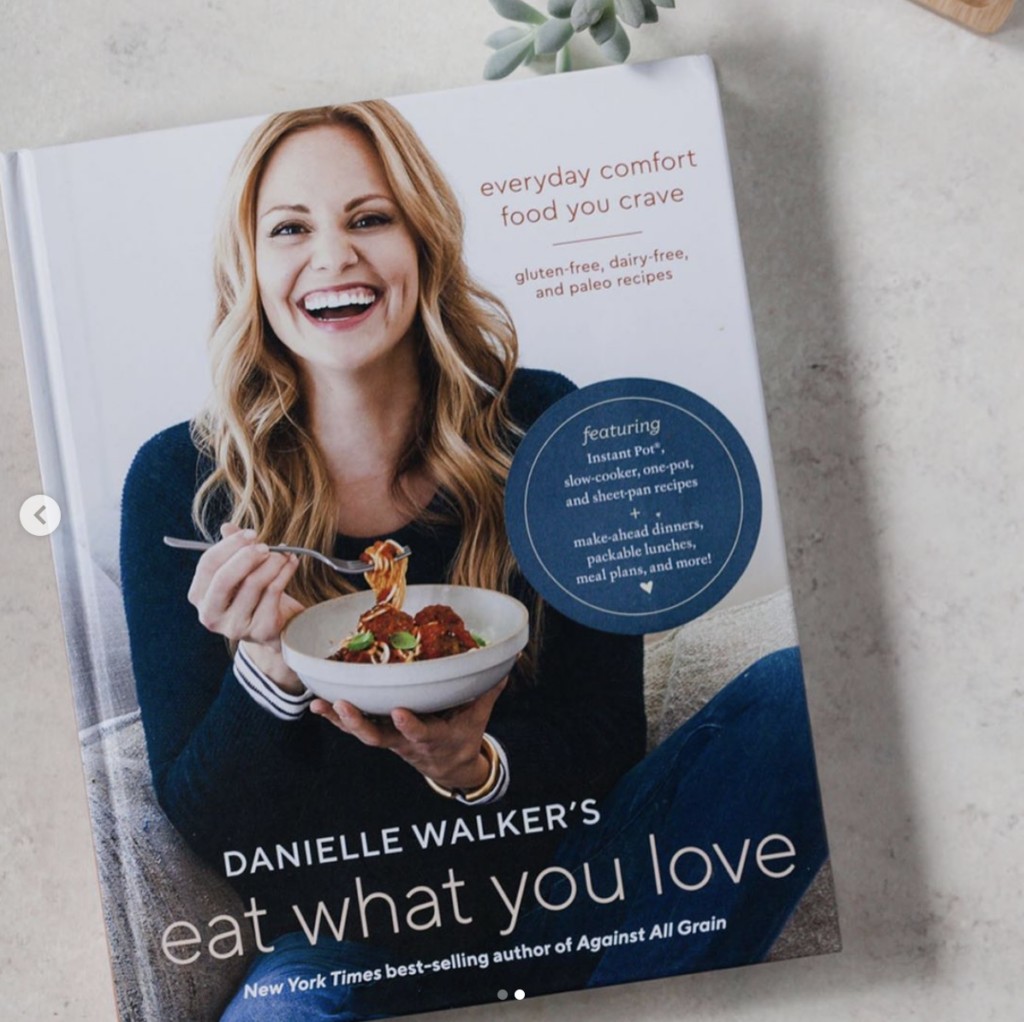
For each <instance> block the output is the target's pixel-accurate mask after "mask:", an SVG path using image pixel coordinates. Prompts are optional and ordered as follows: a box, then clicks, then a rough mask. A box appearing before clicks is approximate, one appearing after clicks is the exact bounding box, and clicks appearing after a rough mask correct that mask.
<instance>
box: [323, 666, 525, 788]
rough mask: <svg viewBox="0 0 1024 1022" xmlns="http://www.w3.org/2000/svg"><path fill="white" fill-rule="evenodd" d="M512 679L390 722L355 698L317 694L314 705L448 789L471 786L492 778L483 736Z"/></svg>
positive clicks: (396, 713) (401, 712) (398, 714)
mask: <svg viewBox="0 0 1024 1022" xmlns="http://www.w3.org/2000/svg"><path fill="white" fill-rule="evenodd" d="M507 682H508V678H504V679H502V680H501V681H500V682H498V684H497V685H495V686H494V688H492V689H489V690H488V691H487V692H485V693H484V694H483V695H481V696H478V697H477V698H476V699H474V700H473V701H472V702H471V703H466V704H465V705H463V706H458V707H456V708H455V709H454V710H451V711H450V712H449V713H447V714H445V716H443V717H440V716H435V715H433V714H430V715H427V716H422V717H421V716H419V715H417V714H415V713H413V712H412V710H405V709H396V710H392V711H391V720H390V722H383V723H381V722H376V721H372V720H368V719H367V718H366V717H365V716H364V715H363V713H361V712H360V711H359V710H358V709H356V707H355V706H353V705H352V704H351V703H349V702H346V701H345V700H343V699H341V700H339V701H338V702H336V703H333V704H331V703H329V702H327V701H326V700H324V699H314V700H313V702H312V703H311V704H310V707H309V708H310V710H311V711H312V712H313V713H316V714H318V715H319V716H321V717H323V718H324V719H326V720H329V721H330V722H331V723H332V724H333V725H334V726H335V727H337V728H339V729H340V730H342V731H344V732H345V733H346V734H349V735H352V736H353V737H354V738H358V739H359V741H361V742H362V743H363V744H364V745H369V746H372V747H373V748H379V749H390V750H391V751H392V752H393V753H395V755H397V756H401V757H402V759H404V760H405V761H406V763H408V764H409V765H410V766H412V767H414V768H415V769H416V770H418V771H419V772H420V773H421V774H422V775H423V776H424V777H429V778H430V780H432V781H434V782H435V783H436V784H440V785H441V786H442V787H444V788H459V789H462V790H466V791H471V790H472V789H474V788H478V787H480V785H482V784H483V783H484V781H486V780H487V775H488V773H489V772H490V764H489V763H488V761H487V757H486V756H485V755H484V754H483V735H484V731H485V730H486V729H487V722H488V721H489V720H490V718H491V711H492V710H493V709H494V704H495V702H496V701H497V699H498V696H500V695H501V693H502V691H503V690H504V688H505V685H506V683H507Z"/></svg>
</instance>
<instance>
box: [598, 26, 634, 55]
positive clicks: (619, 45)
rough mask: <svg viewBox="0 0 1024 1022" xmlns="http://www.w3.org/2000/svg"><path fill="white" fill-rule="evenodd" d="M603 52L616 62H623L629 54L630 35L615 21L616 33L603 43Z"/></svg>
mask: <svg viewBox="0 0 1024 1022" xmlns="http://www.w3.org/2000/svg"><path fill="white" fill-rule="evenodd" d="M601 52H602V53H603V54H604V55H605V56H606V57H607V58H608V59H609V60H611V61H614V63H616V64H621V63H623V62H624V61H625V59H626V58H627V57H628V56H629V36H628V35H626V30H625V29H624V28H623V27H622V26H621V25H620V24H619V23H618V22H616V23H615V33H614V34H613V35H612V37H611V39H609V40H608V41H607V42H604V43H601Z"/></svg>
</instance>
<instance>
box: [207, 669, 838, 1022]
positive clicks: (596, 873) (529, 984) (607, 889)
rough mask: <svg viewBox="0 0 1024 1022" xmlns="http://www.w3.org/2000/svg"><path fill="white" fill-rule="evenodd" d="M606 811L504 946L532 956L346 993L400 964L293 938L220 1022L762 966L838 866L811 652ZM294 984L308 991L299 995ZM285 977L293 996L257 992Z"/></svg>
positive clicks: (751, 681)
mask: <svg viewBox="0 0 1024 1022" xmlns="http://www.w3.org/2000/svg"><path fill="white" fill-rule="evenodd" d="M513 769H514V767H513ZM600 812H601V818H600V821H599V822H598V823H597V824H596V825H592V826H579V827H577V828H576V829H575V830H574V831H571V832H570V833H569V834H568V835H567V837H566V839H565V840H564V841H563V843H562V845H561V846H560V848H559V849H558V852H557V854H556V856H555V858H554V860H553V862H552V866H553V867H556V868H554V869H552V870H551V871H550V872H549V874H548V875H547V877H546V879H545V882H544V886H543V889H542V892H541V893H542V896H543V898H544V901H545V903H546V904H547V906H549V907H548V908H545V907H541V906H540V905H535V906H534V907H533V908H532V909H531V910H530V911H529V912H526V911H524V913H523V915H522V917H521V918H520V920H519V923H518V925H517V926H516V928H515V930H514V932H513V933H511V934H510V935H509V936H508V937H507V938H506V939H505V942H504V943H503V944H501V945H500V946H501V947H509V948H513V947H519V948H524V949H527V950H526V953H525V955H524V957H522V958H521V959H519V960H515V961H512V962H509V963H501V964H499V963H496V962H493V961H491V959H490V955H489V954H487V955H486V962H485V961H484V960H483V959H484V955H481V961H480V962H478V963H475V964H469V965H468V966H466V967H463V968H460V969H458V971H451V972H445V973H440V974H438V975H433V976H430V975H426V976H424V975H418V976H412V977H394V976H393V977H392V978H390V979H385V980H384V981H383V982H380V981H370V982H368V983H358V982H357V983H344V982H338V983H337V985H334V984H335V982H336V981H334V980H332V975H331V974H332V973H333V974H335V976H338V977H340V978H345V977H341V973H347V974H352V973H362V974H366V973H372V972H373V970H375V969H379V970H381V972H382V973H386V972H387V970H388V968H389V966H390V967H391V968H392V971H393V968H394V964H395V963H393V962H392V959H394V958H395V957H396V956H395V955H394V954H393V953H389V952H387V951H385V950H383V949H379V948H374V947H370V946H367V945H366V944H362V943H357V942H350V941H344V942H341V943H332V944H330V945H329V946H327V945H317V946H315V947H310V946H309V944H308V942H307V941H306V939H305V937H304V936H303V935H302V934H290V935H289V936H287V937H284V938H281V939H279V940H277V941H275V950H274V951H273V952H272V953H270V954H267V955H264V956H262V957H261V958H259V959H257V960H256V962H255V964H254V965H253V967H252V969H251V970H250V973H249V975H248V976H247V977H246V981H245V985H243V988H242V990H240V991H239V992H238V994H236V996H235V998H234V1000H233V1001H232V1002H231V1004H230V1005H229V1006H228V1009H227V1011H226V1012H225V1013H224V1015H223V1017H222V1022H265V1020H271V1019H280V1020H285V1019H288V1020H292V1019H310V1020H327V1019H331V1020H356V1019H368V1018H384V1017H387V1016H389V1015H399V1014H405V1013H410V1012H416V1011H425V1010H429V1009H432V1008H440V1007H449V1006H457V1005H463V1004H471V1003H474V1002H481V1001H484V1002H486V1001H491V1000H495V999H496V998H497V996H498V991H499V990H504V991H506V992H511V991H513V990H515V989H522V990H524V991H525V992H526V993H527V994H528V995H535V994H542V993H553V992H555V991H559V990H567V989H573V988H576V987H584V986H604V985H607V984H612V983H625V982H630V981H632V980H636V979H647V978H653V977H657V976H668V975H676V974H679V973H685V972H697V971H700V970H703V969H717V968H726V967H728V966H734V965H742V964H746V963H750V962H757V961H760V960H761V959H763V958H764V956H765V955H766V954H767V953H768V951H769V949H770V948H771V946H772V943H773V942H774V941H775V938H776V937H777V936H778V935H779V933H780V931H781V930H782V928H783V926H784V925H785V923H786V920H787V919H788V918H789V916H790V915H791V913H792V912H793V909H794V908H795V907H796V905H797V903H798V902H799V900H800V898H801V897H802V895H803V894H804V892H805V891H806V889H807V886H808V885H809V884H810V882H811V880H812V879H813V878H814V876H815V875H816V873H817V872H818V870H819V869H820V867H821V865H822V864H823V863H824V862H825V859H826V858H827V856H828V848H827V844H826V838H825V828H824V822H823V820H822V817H821V805H820V799H819V792H818V783H817V776H816V772H815V767H814V758H813V750H812V747H811V734H810V726H809V722H808V718H807V709H806V704H805V699H804V689H803V676H802V672H801V668H800V656H799V651H798V650H796V649H787V650H781V651H779V652H777V653H773V654H770V655H769V656H767V657H764V658H763V659H761V660H759V661H758V662H757V663H755V664H753V665H752V666H751V667H749V668H748V669H747V670H746V671H744V672H743V674H741V675H740V676H739V677H737V678H735V679H734V680H733V681H731V682H730V683H729V684H728V685H727V686H726V687H725V688H724V689H722V691H721V692H719V693H718V695H716V696H715V698H714V699H712V700H711V701H710V702H709V703H708V704H707V705H706V706H705V707H704V708H703V709H702V710H701V711H700V712H699V713H697V714H695V715H694V716H693V717H692V718H690V720H688V721H686V723H684V724H683V725H682V726H681V727H680V728H679V729H678V730H677V731H676V732H675V733H674V734H673V735H671V736H670V737H669V738H668V739H667V740H666V741H665V742H663V743H662V744H661V745H660V746H659V747H658V748H657V749H655V750H654V751H653V752H652V753H651V754H650V755H648V756H647V757H646V758H645V759H644V760H643V761H642V762H641V763H639V764H637V765H636V766H635V767H634V768H633V769H632V770H630V771H629V773H627V774H626V775H625V776H624V777H623V778H622V780H621V781H620V782H619V783H618V784H617V785H616V787H615V788H614V790H613V791H612V792H611V793H610V794H609V795H608V796H607V797H606V798H605V799H604V801H603V802H602V803H601V806H600ZM588 874H589V875H588ZM619 875H621V884H619V883H618V877H619ZM588 881H589V886H588ZM619 890H621V892H622V896H621V897H616V898H612V895H614V894H616V893H618V891H619ZM592 895H593V896H592ZM602 899H605V901H604V903H602ZM524 900H525V899H524ZM562 904H567V907H566V908H565V909H564V910H560V909H552V908H551V907H550V906H559V905H562ZM616 934H617V935H618V937H616V936H615V935H616ZM602 936H607V937H610V939H608V940H606V941H604V942H602V941H601V940H600V938H601V937H602ZM582 937H586V938H588V940H586V941H583V940H581V938H582ZM567 942H569V944H568V946H567ZM494 943H495V946H499V945H498V943H497V942H494ZM545 945H547V946H548V951H547V952H546V953H544V954H540V955H538V956H536V957H533V956H531V955H530V952H529V950H528V949H534V948H538V949H543V948H544V947H545ZM438 953H439V955H441V956H444V955H446V954H447V952H444V951H443V950H440V949H439V952H438ZM289 980H290V981H292V984H293V985H295V986H302V984H303V982H305V984H307V985H308V986H309V989H306V990H304V991H302V992H298V993H289ZM277 983H280V984H282V987H281V993H280V994H273V995H269V996H261V997H253V996H252V995H251V994H252V991H253V989H254V988H255V987H258V986H259V985H261V984H262V985H264V986H265V987H267V988H268V989H274V986H273V985H274V984H277ZM247 987H248V989H249V991H250V995H249V996H246V989H247Z"/></svg>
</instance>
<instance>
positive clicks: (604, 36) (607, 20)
mask: <svg viewBox="0 0 1024 1022" xmlns="http://www.w3.org/2000/svg"><path fill="white" fill-rule="evenodd" d="M618 27H619V22H618V19H617V18H616V17H615V12H614V11H613V10H612V9H611V8H609V9H608V10H607V11H605V13H604V17H603V18H602V19H601V20H600V21H599V22H597V23H596V24H594V25H591V26H590V35H591V37H592V38H593V40H594V42H595V43H597V44H598V46H600V45H601V44H603V43H606V42H608V40H609V39H611V37H612V36H613V35H615V30H616V29H617V28H618Z"/></svg>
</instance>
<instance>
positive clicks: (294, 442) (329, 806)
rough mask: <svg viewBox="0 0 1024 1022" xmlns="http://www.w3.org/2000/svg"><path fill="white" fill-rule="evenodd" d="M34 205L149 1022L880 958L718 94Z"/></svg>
mask: <svg viewBox="0 0 1024 1022" xmlns="http://www.w3.org/2000/svg"><path fill="white" fill-rule="evenodd" d="M3 194H4V207H5V214H6V219H7V226H8V232H9V235H10V240H11V251H12V257H13V262H14V274H15V286H16V290H17V296H18V307H19V317H20V322H21V327H22V333H23V338H24V344H25V352H26V365H27V369H28V374H29V385H30V392H31V395H32V405H33V417H34V423H35V429H36V436H37V441H38V446H39V452H40V462H41V466H42V471H43V480H44V488H45V490H46V492H47V494H48V495H50V496H51V497H53V498H54V499H55V500H56V501H57V502H58V504H59V505H60V506H61V508H62V509H63V518H62V524H61V526H60V528H59V529H58V530H57V531H56V532H55V533H54V535H53V537H52V543H53V550H54V556H55V561H56V565H57V572H58V582H59V589H60V597H61V606H62V613H63V617H64V627H65V632H66V636H67V643H68V651H69V659H70V665H71V676H72V683H73V690H74V692H73V694H74V699H75V705H76V712H77V715H78V719H79V725H80V740H81V749H82V757H83V763H84V767H85V774H86V781H87V792H88V796H89V802H90V812H91V816H92V821H93V831H94V839H95V846H96V855H97V863H98V867H99V876H100V881H101V885H102V888H103V901H104V912H105V916H106V922H107V927H108V934H109V940H110V950H111V960H112V966H113V974H114V981H115V987H116V990H117V1000H118V1005H119V1011H120V1013H121V1017H122V1019H125V1020H129V1019H140V1020H141V1019H152V1018H189V1019H222V1018H223V1019H225V1020H228V1022H232V1020H234V1022H238V1020H249V1019H264V1018H266V1019H285V1018H287V1019H298V1018H309V1019H317V1018H335V1017H342V1015H341V1013H347V1014H344V1017H351V1018H370V1017H383V1016H387V1015H400V1014H404V1013H409V1012H416V1011H424V1010H431V1009H438V1008H445V1007H454V1006H458V1005H464V1004H470V1003H479V1002H492V1001H493V1002H499V1001H503V1000H506V1001H507V1000H514V999H516V998H519V997H522V996H537V995H540V994H546V993H554V992H559V991H564V990H571V989H577V988H583V987H595V986H601V985H607V984H612V983H622V982H630V981H635V980H641V979H647V978H653V977H660V976H669V975H677V974H683V973H688V972H696V971H702V970H709V969H719V968H726V967H732V966H739V965H747V964H753V963H757V962H762V961H766V960H776V959H781V958H789V957H796V956H800V955H808V954H818V953H825V952H830V951H835V950H838V948H839V934H838V926H837V921H836V913H835V905H834V899H833V893H832V884H831V878H830V873H829V860H828V848H827V841H826V835H825V827H824V822H823V818H822V810H821V804H820V797H819V791H818V784H817V777H816V769H815V763H814V753H813V748H812V742H811V735H810V727H809V722H808V715H807V705H806V691H805V685H804V679H803V673H802V669H801V664H800V657H799V651H798V644H797V637H796V632H795V625H794V620H793V612H792V605H791V600H790V591H789V584H788V579H787V573H786V560H785V551H784V547H783V541H782V532H781V527H780V522H779V508H778V503H777V497H776V490H775V483H774V478H773V472H772V463H771V452H770V446H769V439H768V432H767V425H766V421H765V413H764V405H763V399H762V394H761V385H760V378H759V371H758V363H757V354H756V347H755V341H754V334H753V327H752V320H751V315H750V309H749V302H748V298H747V291H746V283H745V274H744V266H743V259H742V253H741V249H740V241H739V231H738V226H737V222H736V214H735V209H734V205H733V198H732V186H731V179H730V171H729V164H728V156H727V152H726V145H725V134H724V129H723V123H722V115H721V109H720V104H719V98H718V92H717V87H716V82H715V75H714V68H713V65H712V63H711V61H710V59H709V58H706V57H687V58H678V59H673V60H668V61H662V62H657V63H653V64H646V65H635V66H630V67H618V68H612V69H602V70H596V71H588V72H585V73H573V74H565V75H559V76H555V77H551V78H542V79H535V80H525V81H517V82H513V83H503V84H501V85H486V86H480V87H473V88H467V89H460V90H454V91H450V92H444V93H435V94H425V95H416V96H405V97H399V98H396V99H393V100H390V101H386V102H385V101H379V100H377V101H368V102H358V103H347V104H341V105H338V106H325V107H318V108H311V109H308V110H302V111H291V112H287V113H282V114H277V115H273V116H271V117H267V118H263V117H259V118H249V119H244V120H241V121H235V122H225V123H221V124H213V125H204V126H199V127H194V128H183V129H175V130H172V131H162V132H152V133H146V134H141V135H136V136H131V137H122V138H114V139H109V140H102V141H96V142H86V143H80V144H76V145H69V146H61V147H56V148H52V149H42V150H36V151H30V152H17V153H12V154H7V155H6V156H5V157H4V161H3ZM165 538H171V539H175V540H181V541H184V545H185V546H186V547H188V546H192V547H200V548H199V549H181V548H180V546H181V545H182V544H180V543H179V544H178V546H172V545H168V544H167V543H166V542H165ZM388 541H393V542H392V543H389V542H388ZM282 545H285V546H291V547H302V548H308V549H313V550H315V551H318V552H320V553H322V554H325V555H330V556H333V557H336V558H339V559H342V560H343V561H346V562H354V564H355V567H352V565H351V564H350V565H349V566H348V567H346V566H344V565H343V566H342V570H341V571H338V570H335V569H334V568H332V567H330V566H328V565H326V564H323V563H320V562H319V561H317V560H315V559H313V558H311V557H308V556H306V555H296V554H294V553H289V552H288V551H281V550H278V549H275V548H276V547H279V546H282ZM360 562H362V565H363V566H366V567H370V568H371V570H369V571H364V567H363V566H360ZM812 680H813V679H812Z"/></svg>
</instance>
